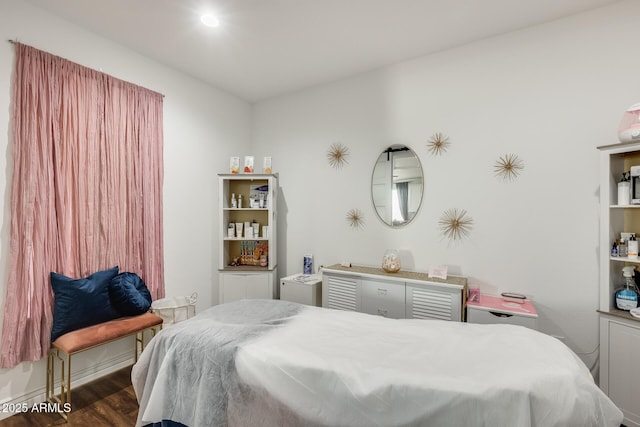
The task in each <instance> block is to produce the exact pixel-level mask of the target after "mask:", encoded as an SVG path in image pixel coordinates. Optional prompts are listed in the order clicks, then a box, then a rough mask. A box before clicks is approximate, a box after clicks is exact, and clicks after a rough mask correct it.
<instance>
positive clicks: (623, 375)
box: [598, 142, 640, 427]
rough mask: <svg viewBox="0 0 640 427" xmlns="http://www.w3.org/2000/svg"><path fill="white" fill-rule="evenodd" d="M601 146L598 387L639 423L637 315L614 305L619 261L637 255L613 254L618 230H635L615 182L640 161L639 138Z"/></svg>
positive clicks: (635, 214)
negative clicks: (619, 202)
mask: <svg viewBox="0 0 640 427" xmlns="http://www.w3.org/2000/svg"><path fill="white" fill-rule="evenodd" d="M598 149H599V150H600V210H601V211H600V252H599V260H600V261H599V262H600V298H599V299H600V302H599V309H598V312H599V313H600V388H601V389H602V390H603V391H604V392H605V393H607V395H608V396H609V397H610V398H611V400H613V402H614V403H615V404H616V405H617V406H618V407H619V408H620V409H622V411H623V412H624V417H625V420H624V424H625V425H626V426H627V427H632V426H636V427H640V368H639V367H638V366H639V365H638V362H639V361H640V319H637V318H635V317H633V316H631V314H629V312H627V311H623V310H619V309H617V308H616V305H615V296H614V295H615V291H616V289H617V288H618V287H620V286H621V284H622V283H623V278H622V267H624V266H625V265H635V266H636V271H637V273H636V274H640V259H630V258H628V257H612V256H611V246H612V245H613V242H614V240H616V239H617V238H620V233H621V232H636V233H638V234H639V235H640V205H624V206H620V205H618V204H617V202H618V190H617V185H618V182H619V181H620V178H621V177H622V173H623V172H625V171H629V168H630V167H631V166H635V165H640V142H634V143H619V144H611V145H605V146H601V147H598Z"/></svg>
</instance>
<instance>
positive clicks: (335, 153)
mask: <svg viewBox="0 0 640 427" xmlns="http://www.w3.org/2000/svg"><path fill="white" fill-rule="evenodd" d="M348 156H349V149H348V148H347V147H346V146H344V145H342V144H341V143H339V142H336V143H334V144H331V147H329V151H328V152H327V159H328V160H329V164H330V165H331V166H333V167H334V168H336V169H340V168H341V167H343V166H345V165H347V164H349V162H348V161H347V157H348Z"/></svg>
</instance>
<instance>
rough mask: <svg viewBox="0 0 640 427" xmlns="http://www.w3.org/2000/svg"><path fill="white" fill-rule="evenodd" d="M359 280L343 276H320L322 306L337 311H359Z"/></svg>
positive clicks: (360, 300) (360, 301)
mask: <svg viewBox="0 0 640 427" xmlns="http://www.w3.org/2000/svg"><path fill="white" fill-rule="evenodd" d="M361 303H362V299H361V294H360V279H359V278H357V277H349V276H343V275H334V274H331V275H327V274H323V275H322V306H323V307H327V308H335V309H338V310H349V311H360V309H361V306H362V305H361Z"/></svg>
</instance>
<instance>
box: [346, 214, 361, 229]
mask: <svg viewBox="0 0 640 427" xmlns="http://www.w3.org/2000/svg"><path fill="white" fill-rule="evenodd" d="M347 221H348V222H349V225H350V226H351V228H356V229H357V228H361V227H363V226H364V215H362V212H360V210H359V209H350V210H349V212H347Z"/></svg>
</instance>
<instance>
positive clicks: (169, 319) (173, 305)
mask: <svg viewBox="0 0 640 427" xmlns="http://www.w3.org/2000/svg"><path fill="white" fill-rule="evenodd" d="M197 300H198V293H197V292H194V293H193V294H191V296H190V297H171V298H162V299H159V300H157V301H154V302H152V303H151V311H152V312H153V313H154V314H157V315H158V316H160V317H162V320H163V326H167V325H173V324H174V323H178V322H182V321H183V320H187V319H188V318H190V317H193V316H195V314H196V301H197Z"/></svg>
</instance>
